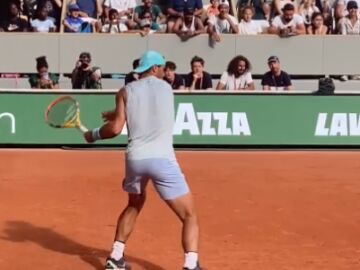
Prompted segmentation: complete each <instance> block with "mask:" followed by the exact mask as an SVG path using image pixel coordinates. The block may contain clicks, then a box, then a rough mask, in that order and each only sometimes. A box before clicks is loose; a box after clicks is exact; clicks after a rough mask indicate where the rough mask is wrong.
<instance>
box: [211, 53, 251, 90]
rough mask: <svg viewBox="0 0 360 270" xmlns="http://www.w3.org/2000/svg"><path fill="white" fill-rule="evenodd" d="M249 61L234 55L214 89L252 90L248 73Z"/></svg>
mask: <svg viewBox="0 0 360 270" xmlns="http://www.w3.org/2000/svg"><path fill="white" fill-rule="evenodd" d="M250 69H251V64H250V61H249V60H248V59H247V58H246V57H244V56H242V55H238V56H236V57H234V58H233V59H232V60H231V61H230V63H229V65H228V68H227V71H225V72H224V73H223V74H222V76H221V78H220V81H219V83H218V85H217V86H216V90H254V89H255V86H254V82H253V79H252V76H251V73H250Z"/></svg>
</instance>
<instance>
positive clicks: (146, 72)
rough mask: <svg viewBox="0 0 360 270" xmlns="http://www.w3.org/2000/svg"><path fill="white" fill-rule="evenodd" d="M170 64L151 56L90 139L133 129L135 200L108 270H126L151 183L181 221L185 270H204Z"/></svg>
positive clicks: (129, 165) (122, 221)
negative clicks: (180, 152) (180, 158)
mask: <svg viewBox="0 0 360 270" xmlns="http://www.w3.org/2000/svg"><path fill="white" fill-rule="evenodd" d="M164 65H165V59H164V58H163V56H162V55H160V54H159V53H158V52H155V51H148V52H146V53H145V54H144V55H143V56H142V57H141V59H140V65H139V67H138V68H136V69H135V70H134V72H136V73H138V74H140V80H138V81H134V82H132V83H130V84H128V85H126V86H125V87H124V88H122V89H120V91H119V92H118V93H117V96H116V108H115V110H114V111H110V112H105V113H103V118H104V119H105V120H106V123H105V124H104V125H103V126H102V127H100V128H96V129H94V130H91V131H88V132H87V133H85V135H84V137H85V139H86V141H87V142H94V141H96V140H100V139H109V138H113V137H115V136H117V135H118V134H120V132H121V130H122V129H123V126H124V124H125V122H126V123H127V128H128V146H127V151H126V176H125V179H124V182H123V188H124V190H125V191H126V192H128V194H129V202H128V205H127V207H126V208H125V209H124V210H123V212H122V213H121V215H120V217H119V219H118V224H117V230H116V235H115V242H114V244H113V248H112V252H111V254H110V257H109V258H108V259H107V261H106V266H105V269H107V270H110V269H112V270H114V269H117V270H124V269H126V263H125V259H124V257H123V256H124V255H123V254H124V249H125V243H126V241H127V240H128V238H129V236H130V234H131V232H132V230H133V228H134V225H135V222H136V218H137V217H138V215H139V213H140V211H141V209H142V207H143V205H144V203H145V198H146V191H145V190H146V185H147V183H148V180H149V179H151V180H152V182H153V184H154V186H155V188H156V190H157V192H158V193H159V194H160V196H161V198H162V199H163V200H164V201H165V202H166V203H167V204H168V205H169V207H170V208H171V209H172V210H173V211H174V212H175V214H176V215H177V216H178V217H179V218H180V220H181V222H182V224H183V229H182V245H183V249H184V251H185V263H184V268H183V269H184V270H201V268H200V265H199V261H198V238H199V227H198V223H197V216H196V213H195V207H194V202H193V197H192V195H191V193H190V191H189V188H188V185H187V183H186V181H185V179H184V176H183V174H182V172H181V170H180V168H179V165H178V164H177V161H176V157H175V152H174V149H173V135H172V131H173V124H174V96H173V92H172V89H171V87H170V85H169V84H168V83H167V82H165V81H164V80H163V77H164Z"/></svg>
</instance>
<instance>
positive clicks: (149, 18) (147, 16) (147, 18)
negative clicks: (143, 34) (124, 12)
mask: <svg viewBox="0 0 360 270" xmlns="http://www.w3.org/2000/svg"><path fill="white" fill-rule="evenodd" d="M139 19H140V21H139V24H138V26H139V28H141V27H143V26H144V25H146V24H150V29H151V30H153V31H160V30H161V28H160V25H159V24H158V23H156V21H154V19H153V15H152V13H151V12H150V10H145V11H144V12H143V13H141V14H140V17H139ZM145 22H146V23H145Z"/></svg>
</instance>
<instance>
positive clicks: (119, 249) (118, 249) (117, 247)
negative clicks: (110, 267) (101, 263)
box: [110, 241, 125, 261]
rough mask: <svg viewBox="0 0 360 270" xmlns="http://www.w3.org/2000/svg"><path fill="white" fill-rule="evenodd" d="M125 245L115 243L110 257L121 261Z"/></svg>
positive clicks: (118, 242)
mask: <svg viewBox="0 0 360 270" xmlns="http://www.w3.org/2000/svg"><path fill="white" fill-rule="evenodd" d="M124 249H125V243H123V242H120V241H115V242H114V244H113V249H112V252H111V254H110V257H111V258H113V259H115V260H117V261H118V260H120V259H121V258H122V257H123V256H124Z"/></svg>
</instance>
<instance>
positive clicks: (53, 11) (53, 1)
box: [40, 0, 62, 28]
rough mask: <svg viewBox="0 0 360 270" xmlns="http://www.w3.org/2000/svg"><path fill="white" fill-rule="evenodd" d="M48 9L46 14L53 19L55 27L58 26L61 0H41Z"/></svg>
mask: <svg viewBox="0 0 360 270" xmlns="http://www.w3.org/2000/svg"><path fill="white" fill-rule="evenodd" d="M40 3H41V4H42V5H44V6H45V7H46V9H47V10H48V15H49V17H50V18H51V19H53V20H54V22H55V25H56V27H57V28H59V26H60V18H61V7H62V0H42V1H41V2H40Z"/></svg>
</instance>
